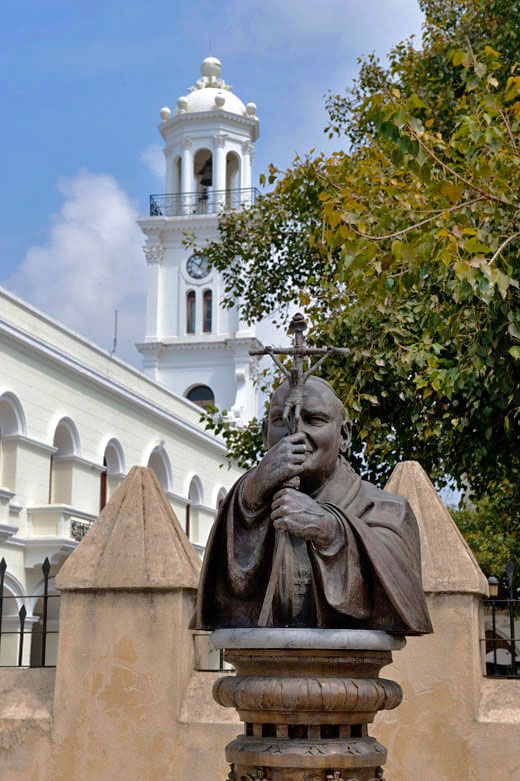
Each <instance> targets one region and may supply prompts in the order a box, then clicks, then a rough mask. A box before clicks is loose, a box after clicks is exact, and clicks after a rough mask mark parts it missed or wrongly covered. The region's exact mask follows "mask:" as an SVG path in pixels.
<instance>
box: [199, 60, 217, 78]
mask: <svg viewBox="0 0 520 781" xmlns="http://www.w3.org/2000/svg"><path fill="white" fill-rule="evenodd" d="M221 70H222V63H221V62H220V60H218V59H217V58H216V57H206V59H205V60H202V63H201V66H200V72H201V73H202V75H203V76H207V77H208V78H210V77H211V76H220V72H221Z"/></svg>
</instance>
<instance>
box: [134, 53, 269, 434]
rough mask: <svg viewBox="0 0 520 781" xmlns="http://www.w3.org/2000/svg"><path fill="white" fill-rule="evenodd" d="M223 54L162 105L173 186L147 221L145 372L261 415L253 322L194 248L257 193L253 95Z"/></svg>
mask: <svg viewBox="0 0 520 781" xmlns="http://www.w3.org/2000/svg"><path fill="white" fill-rule="evenodd" d="M220 71H221V65H220V62H219V61H218V60H217V59H215V58H214V57H208V58H206V59H205V60H204V61H203V63H202V65H201V73H202V77H201V78H200V79H199V80H198V81H197V83H196V85H195V86H194V87H190V89H189V90H188V94H187V95H186V96H182V97H180V98H178V100H177V108H176V110H175V112H174V113H173V114H172V112H171V111H170V109H169V108H167V107H165V108H163V109H162V110H161V118H162V122H161V124H160V125H159V131H160V133H161V135H162V137H163V139H164V149H163V151H164V155H165V157H166V181H165V194H164V195H152V196H151V198H150V216H149V217H143V218H142V219H139V220H138V223H139V226H140V228H141V230H142V231H143V233H144V235H145V237H146V243H145V247H144V252H145V256H146V261H147V265H148V301H147V317H146V334H145V338H144V340H143V342H141V343H140V344H139V345H138V349H139V350H140V352H141V353H142V355H143V370H144V371H145V373H146V374H147V375H148V376H149V377H151V378H153V379H154V380H157V381H158V382H161V383H162V384H163V385H166V386H167V387H168V388H171V390H173V391H175V392H176V393H179V394H181V395H182V396H185V397H187V398H189V399H191V400H193V401H195V402H198V403H202V404H204V403H206V404H207V403H215V404H216V406H218V407H219V408H220V409H225V410H227V411H228V412H229V413H230V414H231V415H232V417H233V419H234V420H236V421H237V422H239V423H243V422H247V421H248V420H250V419H251V418H252V417H253V416H254V415H256V414H257V408H258V399H257V391H256V386H255V383H254V379H255V371H256V363H257V362H256V360H255V359H252V358H251V357H250V356H249V350H251V349H252V348H255V347H257V346H258V344H259V343H258V340H257V339H256V336H255V328H254V326H248V325H247V324H246V323H245V322H243V321H242V320H241V319H240V317H239V315H238V310H237V309H236V308H233V309H227V310H226V309H223V308H222V307H221V305H220V301H221V298H222V293H223V291H222V283H221V280H220V278H219V275H218V273H216V272H215V271H212V270H210V269H209V268H208V264H207V262H206V260H205V258H204V257H203V256H202V257H201V256H200V255H195V254H194V253H193V250H190V249H188V248H187V247H186V244H185V242H186V235H187V233H188V232H190V233H192V234H193V235H194V236H195V239H196V241H197V244H198V245H199V246H200V245H203V244H204V242H205V241H212V240H214V239H217V238H218V217H219V212H220V211H221V209H224V208H230V207H231V208H242V207H245V208H247V206H248V205H249V204H251V203H252V202H253V201H254V198H255V194H256V190H255V189H254V188H252V187H251V164H252V160H253V153H254V146H253V142H254V141H256V139H257V138H258V133H259V130H258V119H257V117H256V106H255V104H254V103H248V104H247V105H244V103H242V101H241V100H240V99H239V98H238V97H237V96H236V95H234V94H233V92H232V89H231V87H230V86H229V85H228V84H226V83H225V81H224V80H223V79H222V78H220Z"/></svg>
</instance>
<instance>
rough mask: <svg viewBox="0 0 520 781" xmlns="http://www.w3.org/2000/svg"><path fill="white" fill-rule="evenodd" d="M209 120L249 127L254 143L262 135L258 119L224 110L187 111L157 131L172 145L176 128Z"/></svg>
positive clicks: (168, 120) (174, 116) (162, 124)
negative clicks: (172, 136) (173, 132)
mask: <svg viewBox="0 0 520 781" xmlns="http://www.w3.org/2000/svg"><path fill="white" fill-rule="evenodd" d="M208 120H209V121H210V122H219V121H220V122H222V121H224V122H229V123H230V124H231V125H239V126H242V127H244V128H246V127H247V128H248V130H249V133H250V135H251V140H252V141H256V140H257V138H258V136H259V135H260V130H259V125H260V123H259V121H258V119H257V118H256V117H247V116H241V115H240V114H235V113H234V112H233V111H223V110H222V109H219V110H215V111H186V112H185V113H182V114H173V116H172V117H170V119H167V120H166V122H161V124H160V125H158V126H157V129H158V130H159V133H160V134H161V135H162V137H163V138H164V140H165V141H168V142H169V143H172V141H173V139H172V138H171V135H172V131H173V130H174V129H175V128H176V127H179V128H185V126H186V125H191V124H201V123H203V122H208Z"/></svg>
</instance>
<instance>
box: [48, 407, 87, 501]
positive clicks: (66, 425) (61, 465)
mask: <svg viewBox="0 0 520 781" xmlns="http://www.w3.org/2000/svg"><path fill="white" fill-rule="evenodd" d="M52 444H53V445H54V447H55V448H56V452H55V453H54V454H53V455H52V456H51V470H50V471H51V474H50V480H49V503H50V504H72V503H73V502H72V459H71V458H70V457H71V456H77V455H79V452H80V447H79V435H78V430H77V428H76V426H75V425H74V423H73V422H72V420H70V418H62V419H61V420H60V422H59V423H58V425H57V426H56V430H55V432H54V438H53V441H52Z"/></svg>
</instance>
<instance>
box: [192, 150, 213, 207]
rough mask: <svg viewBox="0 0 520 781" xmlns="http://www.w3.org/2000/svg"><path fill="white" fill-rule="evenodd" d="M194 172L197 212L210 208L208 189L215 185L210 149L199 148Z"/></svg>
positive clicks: (194, 160) (194, 162)
mask: <svg viewBox="0 0 520 781" xmlns="http://www.w3.org/2000/svg"><path fill="white" fill-rule="evenodd" d="M193 173H194V177H195V186H196V192H197V209H196V211H197V213H198V214H205V213H206V212H207V210H208V190H209V188H210V187H213V154H212V153H211V151H210V150H209V149H199V150H198V152H197V153H196V155H195V157H194V159H193Z"/></svg>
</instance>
